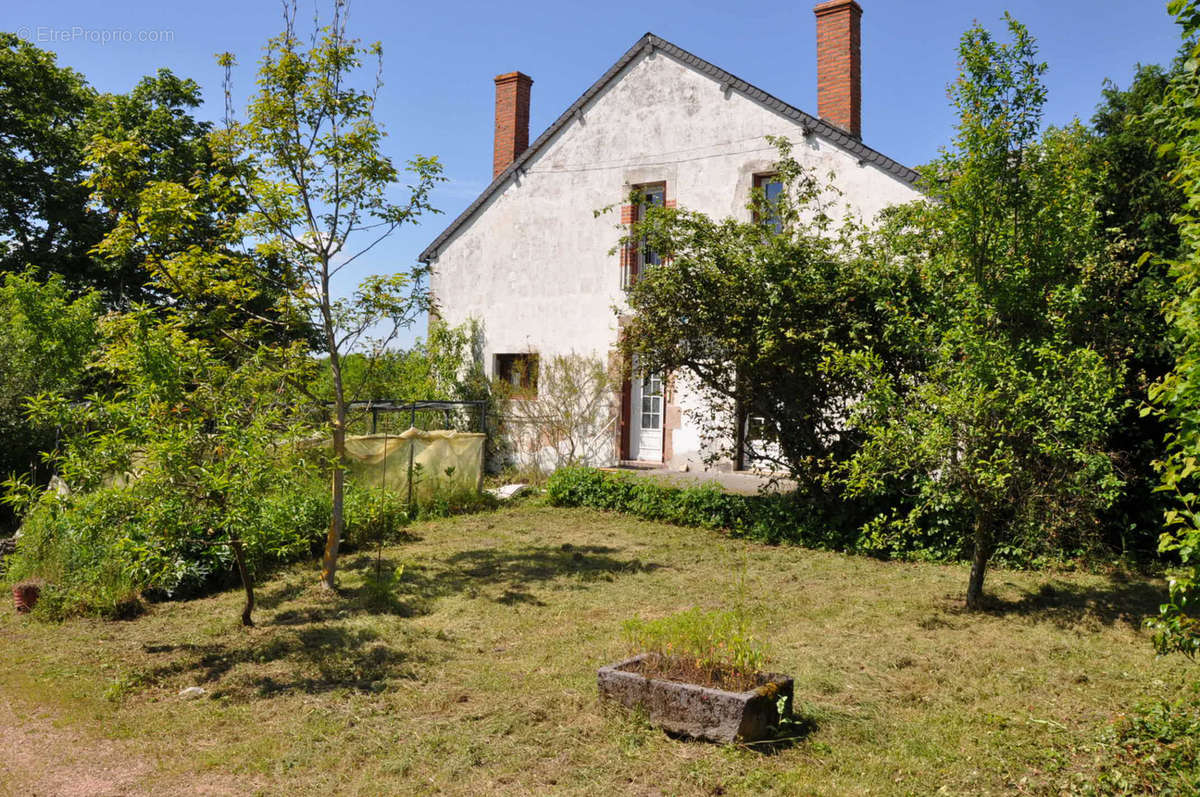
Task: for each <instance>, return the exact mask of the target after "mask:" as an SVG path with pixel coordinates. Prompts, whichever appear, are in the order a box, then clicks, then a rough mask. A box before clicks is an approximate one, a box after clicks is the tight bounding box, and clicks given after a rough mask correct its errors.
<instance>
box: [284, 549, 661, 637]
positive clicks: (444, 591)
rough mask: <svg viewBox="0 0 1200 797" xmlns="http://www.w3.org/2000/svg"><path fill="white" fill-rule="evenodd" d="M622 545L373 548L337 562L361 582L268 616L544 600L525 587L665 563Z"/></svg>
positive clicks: (401, 611) (567, 583) (589, 579)
mask: <svg viewBox="0 0 1200 797" xmlns="http://www.w3.org/2000/svg"><path fill="white" fill-rule="evenodd" d="M620 551H621V549H620V548H612V547H609V546H603V545H587V546H574V545H569V544H567V545H561V546H535V545H526V546H522V547H519V548H511V547H506V548H480V549H477V550H471V551H460V552H459V553H456V554H452V555H451V556H448V557H446V558H444V559H440V560H438V561H436V562H432V563H411V562H410V563H401V562H398V561H396V560H394V559H392V558H390V557H385V558H383V559H382V560H379V559H377V557H376V555H375V554H372V553H363V554H360V555H358V556H356V557H354V558H351V559H347V560H346V561H345V562H344V563H343V565H342V569H343V570H344V571H346V572H355V573H362V575H363V583H361V584H359V585H357V586H354V587H342V588H339V589H338V597H339V599H340V600H338V601H335V602H331V603H329V604H327V605H319V606H304V607H298V608H295V609H286V610H284V611H281V612H278V613H276V614H275V616H274V617H273V618H271V619H270V620H269V621H268V624H269V625H283V626H302V625H308V624H312V623H323V622H328V621H331V620H340V619H344V618H346V617H350V616H354V615H359V614H390V615H396V616H399V617H417V616H421V615H426V614H429V613H431V612H432V611H433V606H434V602H435V601H437V600H438V599H439V598H444V597H447V596H450V595H456V594H464V595H467V596H469V597H472V598H474V597H478V596H479V595H481V594H483V595H486V596H491V597H488V598H487V599H490V600H493V601H495V602H496V603H500V604H504V605H506V606H518V605H522V606H545V605H546V603H545V601H543V600H541V599H540V598H538V597H537V596H536V595H534V594H533V592H532V591H531V587H533V586H535V585H538V584H548V583H551V582H556V581H557V582H561V587H562V588H567V589H585V588H587V586H589V585H590V584H594V583H597V582H601V581H613V580H615V579H616V578H618V577H619V576H622V575H630V574H634V573H649V572H653V571H655V570H658V569H660V568H661V567H663V566H662V565H659V564H656V563H654V562H643V561H641V560H640V559H622V558H619V557H618V556H616V555H615V554H618V553H620ZM401 568H403V569H401ZM304 589H306V587H301V588H300V590H299V591H303V590H304ZM279 593H280V594H281V595H282V596H284V597H287V596H289V594H290V596H291V597H295V596H296V595H298V594H299V592H293V593H289V588H288V587H283V588H281V589H280V590H279ZM271 602H273V603H271ZM279 602H280V601H278V600H276V598H275V595H271V596H268V597H267V598H266V600H265V601H263V606H264V607H268V608H269V607H270V606H269V605H268V604H269V603H270V605H272V606H273V605H278V603H279Z"/></svg>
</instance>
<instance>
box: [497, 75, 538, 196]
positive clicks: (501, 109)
mask: <svg viewBox="0 0 1200 797" xmlns="http://www.w3.org/2000/svg"><path fill="white" fill-rule="evenodd" d="M532 85H533V78H531V77H530V76H529V75H526V74H523V73H521V72H509V73H507V74H504V75H496V137H495V140H494V143H493V146H492V177H493V178H495V177H496V176H497V175H499V174H500V172H502V171H504V170H505V169H507V168H508V167H509V165H510V164H511V163H512V162H513V161H515V160H516V159H517V158H519V157H521V153H522V152H524V151H525V150H527V149H529V87H530V86H532Z"/></svg>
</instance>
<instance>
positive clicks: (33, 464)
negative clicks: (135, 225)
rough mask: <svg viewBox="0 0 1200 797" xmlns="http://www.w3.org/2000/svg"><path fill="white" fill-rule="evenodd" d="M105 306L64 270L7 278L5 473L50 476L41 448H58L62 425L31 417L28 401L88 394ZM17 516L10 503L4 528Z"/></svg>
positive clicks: (1, 474)
mask: <svg viewBox="0 0 1200 797" xmlns="http://www.w3.org/2000/svg"><path fill="white" fill-rule="evenodd" d="M99 312H100V296H99V294H98V293H96V292H94V291H91V292H88V293H85V294H84V295H82V296H80V297H79V298H72V296H71V295H70V291H69V290H68V288H67V284H66V281H65V280H64V279H63V278H62V277H58V276H55V277H51V278H50V279H49V280H47V281H45V282H41V281H39V280H38V279H36V278H35V277H34V276H33V274H32V273H29V272H25V273H12V274H5V275H3V277H2V278H0V440H3V441H4V445H3V446H2V447H0V480H4V479H11V478H17V477H21V476H26V477H35V478H36V479H37V480H38V481H39V482H40V481H42V480H43V478H44V477H45V475H46V474H44V473H43V470H44V468H43V465H42V462H41V452H43V451H48V450H50V449H52V448H53V447H54V437H55V432H56V429H55V427H54V426H47V425H44V424H37V423H32V422H30V420H29V419H28V418H27V417H26V412H25V403H26V401H27V400H28V399H29V398H31V397H33V396H35V395H37V394H39V393H42V392H47V391H55V392H61V393H64V394H66V395H69V396H71V397H73V398H81V397H82V396H83V393H84V392H85V390H86V388H85V385H86V383H87V381H88V380H87V378H86V377H85V375H84V372H85V366H86V364H87V363H88V361H89V360H90V358H91V356H92V353H93V350H94V348H95V346H96V345H97V342H98V341H97V332H96V323H97V317H98V315H99ZM14 520H15V518H13V517H12V516H11V515H9V514H8V509H7V507H6V508H5V509H4V513H3V515H0V528H4V527H8V526H10V525H11V524H12V523H13V521H14Z"/></svg>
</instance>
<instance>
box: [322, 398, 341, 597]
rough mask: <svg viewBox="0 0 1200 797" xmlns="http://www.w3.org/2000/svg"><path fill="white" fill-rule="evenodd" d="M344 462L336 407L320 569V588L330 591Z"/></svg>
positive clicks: (334, 570) (333, 583) (337, 542)
mask: <svg viewBox="0 0 1200 797" xmlns="http://www.w3.org/2000/svg"><path fill="white" fill-rule="evenodd" d="M345 460H346V424H345V410H344V409H343V408H341V407H338V408H337V409H336V410H335V420H334V424H333V484H332V486H331V492H332V499H333V500H332V504H333V506H332V511H331V512H330V518H329V534H328V536H327V537H326V538H325V556H324V558H323V559H322V567H321V586H323V587H324V588H325V589H330V590H331V589H334V587H335V586H336V580H335V579H336V576H337V562H338V548H339V547H340V546H341V544H342V530H343V527H344V526H345V495H346V471H345Z"/></svg>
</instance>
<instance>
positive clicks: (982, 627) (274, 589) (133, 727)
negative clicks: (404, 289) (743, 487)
mask: <svg viewBox="0 0 1200 797" xmlns="http://www.w3.org/2000/svg"><path fill="white" fill-rule="evenodd" d="M376 564H377V560H376V552H375V551H374V550H365V551H356V552H354V553H350V554H348V555H347V559H346V563H345V566H344V567H343V570H342V577H341V578H342V582H341V588H340V590H339V592H338V593H336V594H329V593H326V592H324V591H322V590H321V589H320V588H319V587H318V586H317V585H316V583H315V581H316V580H315V579H314V571H313V566H312V565H310V564H302V565H297V566H294V567H285V568H283V569H281V570H280V571H278V572H277V573H276V574H275V575H273V576H272V577H271V578H270V579H269V580H267V581H265V582H264V583H263V584H262V585H261V587H260V590H259V592H260V597H259V609H258V619H257V622H256V625H255V626H254V627H253V628H250V629H244V628H242V627H241V626H240V624H239V622H238V612H239V610H240V607H241V594H240V592H239V591H238V590H237V589H230V590H226V591H223V592H218V593H216V594H213V595H210V596H207V597H201V598H197V599H194V600H190V601H183V602H168V603H162V604H157V605H155V606H154V607H153V608H152V609H151V611H149V612H148V613H146V614H144V615H142V616H140V617H139V618H137V619H134V620H129V621H122V622H111V621H102V620H96V619H87V618H76V619H71V620H67V621H64V622H62V623H60V624H43V623H36V622H35V623H31V622H28V621H27V620H25V619H22V618H20V617H18V616H16V615H15V614H13V613H12V612H5V613H4V614H3V620H2V621H0V634H2V635H3V639H4V644H3V645H0V661H2V663H3V667H4V671H5V673H6V674H7V675H6V678H5V681H4V683H3V685H0V708H2V709H3V710H4V712H5V714H6V715H7V716H6V717H5V721H6V722H13V721H18V722H19V723H21V724H20V725H19V726H18V727H20V728H23V730H15V729H14V728H13V726H11V725H10V726H9V730H8V732H7V733H6V734H5V735H4V740H5V741H4V745H5V748H6V749H4V751H3V753H4V756H5V760H6V761H7V762H10V764H11V762H14V761H15V762H18V766H19V765H20V762H21V761H22V760H23V759H22V755H21V751H20V750H18V749H14V748H18V747H24V748H25V753H24V760H25V761H26V762H27V767H28V768H26V769H24V770H21V769H18V770H16V772H17V776H18V777H19V778H21V780H19V781H18V782H22V783H31V784H34V785H33V791H45V792H48V793H71V792H70V789H69V785H70V784H71V783H72V782H73V781H72V778H73V777H75V773H76V772H92V771H94V772H98V773H100V776H101V777H102V778H107V779H106V780H103V781H101V782H102V783H103V785H102V786H100V787H99V788H97V789H96V791H99V792H102V793H103V792H115V793H127V792H136V791H142V790H145V791H153V792H154V793H156V794H170V793H191V792H192V791H193V790H194V789H195V788H196V784H202V785H203V786H204V790H205V791H206V792H207V793H214V794H221V793H238V794H244V793H263V794H271V793H280V792H288V793H295V794H308V793H314V794H315V793H321V792H328V791H329V790H330V789H336V790H337V791H338V792H339V793H346V794H389V793H396V792H398V791H410V790H413V789H415V790H418V791H428V792H443V793H448V794H469V793H479V792H488V791H511V792H517V793H527V792H543V791H555V792H561V793H566V794H597V793H616V792H620V793H627V794H629V793H632V794H657V793H670V794H714V793H715V794H720V793H730V794H732V793H739V792H756V793H777V794H795V793H820V794H825V793H829V794H838V793H865V792H867V791H868V790H869V791H870V792H871V793H873V794H928V793H930V784H936V785H935V786H934V787H933V788H934V790H936V789H937V788H944V790H945V791H946V792H947V793H951V794H961V793H968V792H969V793H973V794H1014V793H1030V794H1044V793H1054V794H1058V793H1061V792H1063V791H1065V792H1067V793H1072V792H1077V793H1081V794H1086V793H1130V794H1135V793H1143V789H1144V784H1146V783H1150V782H1156V781H1152V780H1147V779H1146V778H1147V773H1150V774H1152V775H1153V776H1154V777H1155V778H1161V775H1162V770H1164V769H1166V768H1167V767H1168V766H1172V765H1174V766H1181V767H1186V766H1191V765H1193V764H1194V760H1195V759H1194V756H1195V754H1196V748H1195V744H1196V742H1195V736H1194V735H1189V734H1191V733H1192V731H1194V728H1195V722H1196V721H1197V715H1196V710H1197V708H1196V705H1197V704H1196V697H1197V696H1196V695H1195V693H1194V692H1193V691H1191V688H1190V687H1189V686H1188V683H1189V678H1188V676H1189V670H1190V667H1191V666H1192V665H1190V664H1188V663H1187V662H1186V661H1185V660H1183V659H1182V658H1155V657H1154V656H1153V655H1150V654H1149V653H1148V651H1149V637H1148V634H1147V632H1146V631H1144V630H1143V629H1142V621H1143V619H1145V618H1146V617H1148V616H1151V615H1153V614H1154V613H1155V612H1156V611H1157V605H1158V602H1159V601H1161V595H1162V591H1163V589H1164V585H1163V583H1162V582H1161V581H1159V580H1155V579H1147V578H1144V577H1141V576H1138V575H1136V574H1132V573H1128V572H1124V571H1120V570H1111V571H1108V572H1096V573H1088V572H1061V571H1060V572H1027V571H1016V570H1001V571H1000V572H999V573H997V574H996V578H995V587H994V603H993V604H992V605H990V606H989V607H988V609H987V610H986V611H984V612H983V613H981V614H977V613H969V612H966V611H965V610H964V608H963V606H962V589H963V583H964V580H965V577H966V570H965V567H964V566H963V565H959V564H927V563H915V562H885V561H881V560H879V559H876V558H872V557H864V556H846V555H842V554H837V553H831V552H822V551H813V550H807V549H803V548H799V547H792V546H785V547H777V546H770V545H767V544H763V543H759V542H754V541H747V540H742V539H737V538H732V537H729V536H727V535H723V534H721V533H718V532H715V531H702V530H696V529H691V528H684V527H680V526H675V525H668V524H664V523H660V522H653V521H644V520H639V519H636V518H631V517H629V516H627V515H622V514H616V513H607V512H602V511H597V510H592V509H586V508H561V507H554V506H549V505H547V504H546V503H545V502H544V501H543V500H540V499H534V500H528V499H526V500H525V501H524V503H520V504H518V505H515V506H505V507H503V508H501V509H499V510H495V511H487V512H482V513H476V514H467V515H459V516H456V517H453V518H447V519H437V520H430V521H424V522H418V523H416V524H414V525H412V526H410V527H408V528H407V529H406V531H405V534H403V535H402V536H401V537H399V538H398V539H396V540H392V541H389V542H388V543H387V545H386V546H385V547H384V550H383V564H384V569H385V572H387V573H388V574H392V575H394V577H395V582H396V583H395V589H394V591H393V592H392V593H391V594H390V596H389V597H388V598H387V600H386V602H383V603H380V602H378V601H377V599H376V598H375V597H373V596H374V593H373V592H372V589H371V588H370V586H369V581H370V578H371V576H372V574H373V573H374V572H375V567H376ZM693 607H699V608H700V609H701V610H704V611H717V610H728V609H731V608H733V607H740V609H741V610H742V611H743V612H744V616H745V618H746V620H747V623H748V628H749V629H750V631H751V632H752V635H753V637H754V638H755V639H757V640H759V641H760V642H761V644H762V645H763V654H764V655H765V657H766V660H767V663H768V666H769V668H770V669H772V670H775V671H780V672H784V673H787V674H789V675H791V676H792V677H793V678H794V679H795V695H796V698H795V710H794V715H793V716H792V717H791V718H790V719H789V721H788V723H787V724H786V726H785V728H784V729H783V731H784V732H783V733H782V735H781V736H780V738H779V739H778V740H777V741H771V742H769V743H767V744H732V745H712V744H705V743H699V742H694V741H688V740H685V739H681V738H673V737H671V736H669V735H666V734H664V733H663V732H662V731H661V730H659V729H657V728H655V727H653V726H652V725H650V724H649V722H648V721H647V719H646V717H645V715H643V714H640V713H638V712H628V711H625V710H623V709H619V708H616V707H613V706H609V705H606V704H604V703H602V702H601V701H600V700H599V698H598V695H597V689H596V674H597V670H598V668H600V667H601V666H603V665H607V664H611V663H613V662H616V661H619V660H621V659H623V658H625V657H627V655H628V654H629V653H631V652H633V651H634V650H636V649H637V644H638V641H639V640H638V638H637V637H636V636H634V637H631V636H630V635H629V633H628V631H627V625H628V624H629V623H630V621H634V622H635V623H637V622H642V623H646V622H651V621H654V620H661V619H662V618H665V617H670V616H671V615H673V614H675V613H677V612H681V611H686V610H689V609H692V608H693ZM195 687H199V688H200V689H203V690H204V693H203V694H202V695H200V696H198V697H194V698H190V699H189V698H188V697H186V696H184V695H183V694H181V693H184V692H185V690H188V689H191V688H195ZM1164 700H1165V701H1168V702H1172V701H1175V700H1182V701H1183V703H1182V705H1186V706H1190V707H1191V709H1190V710H1191V712H1192V714H1191V717H1192V723H1193V725H1192V726H1191V728H1187V727H1183V728H1179V727H1178V726H1173V727H1176V737H1175V738H1174V740H1173V744H1168V745H1163V744H1160V743H1159V742H1158V739H1159V734H1161V733H1165V732H1167V731H1169V730H1170V728H1168V727H1167V726H1166V725H1165V724H1164V725H1155V724H1153V720H1154V717H1155V715H1154V714H1153V713H1149V714H1147V715H1145V716H1143V715H1139V714H1136V713H1135V709H1136V708H1137V707H1138V706H1139V705H1140V704H1143V703H1144V704H1145V705H1146V706H1147V709H1148V710H1149V711H1152V709H1153V707H1155V706H1159V705H1160V701H1164ZM1179 716H1184V715H1177V716H1176V720H1175V721H1176V722H1178V717H1179ZM26 722H28V724H27V725H26V724H25V723H26ZM1135 723H1144V724H1143V725H1141V726H1135ZM1147 724H1148V725H1149V727H1147ZM1151 741H1153V742H1154V744H1153V747H1154V753H1153V755H1155V756H1157V758H1156V761H1157V762H1158V763H1157V764H1150V763H1148V762H1147V760H1146V759H1147V758H1148V757H1149V755H1150V752H1149V751H1150V747H1151V745H1150V742H1151ZM1139 745H1142V746H1140V747H1139ZM47 747H52V748H53V749H54V750H55V754H54V756H53V757H52V758H53V760H54V762H56V763H52V764H49V765H44V763H43V762H45V761H46V760H47V758H46V757H45V756H44V755H40V754H39V755H37V756H36V757H35V756H33V755H31V753H32V752H34V751H40V750H44V749H46V748H47ZM1164 751H1169V752H1170V753H1171V754H1172V755H1174V756H1175V758H1174V759H1167V758H1166V757H1165V756H1164V755H1163V754H1164ZM1158 782H1161V781H1158ZM1097 783H1101V784H1102V785H1101V786H1099V787H1097V786H1096V784H1097ZM1187 783H1188V781H1175V784H1176V786H1177V788H1178V789H1179V791H1180V792H1181V793H1182V792H1186V791H1187V790H1188V788H1187V787H1186V784H1187ZM1191 783H1192V784H1193V785H1194V781H1191ZM1093 790H1094V791H1093Z"/></svg>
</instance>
